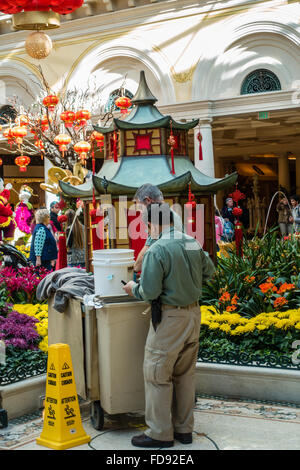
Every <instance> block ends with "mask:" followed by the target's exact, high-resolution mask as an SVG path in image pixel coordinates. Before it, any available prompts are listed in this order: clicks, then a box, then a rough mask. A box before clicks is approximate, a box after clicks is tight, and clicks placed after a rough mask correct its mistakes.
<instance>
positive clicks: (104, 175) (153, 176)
mask: <svg viewBox="0 0 300 470" xmlns="http://www.w3.org/2000/svg"><path fill="white" fill-rule="evenodd" d="M156 101H157V99H156V98H155V96H153V94H152V93H151V91H150V89H149V87H148V85H147V82H146V78H145V74H144V72H143V71H141V73H140V82H139V86H138V89H137V92H136V94H135V96H134V97H133V99H132V104H133V107H132V110H131V111H130V112H129V113H128V114H127V115H126V116H125V117H124V118H123V119H117V118H114V119H113V120H112V122H111V124H109V125H108V126H106V127H100V126H96V125H95V126H93V127H94V129H95V131H97V132H100V133H101V134H103V135H104V162H103V165H102V167H101V169H100V171H99V172H98V173H97V174H93V176H92V178H90V179H89V180H87V181H86V182H85V183H83V184H80V185H77V186H73V185H71V184H69V183H65V182H62V181H60V182H59V185H60V188H61V190H62V195H66V196H68V197H74V198H80V199H81V200H82V201H83V202H84V206H85V227H86V235H87V255H86V256H87V258H86V260H87V265H88V266H90V265H91V259H92V250H93V249H95V248H99V244H97V243H96V246H95V243H94V241H93V236H92V228H93V225H94V223H93V222H95V219H94V221H93V220H92V219H93V217H92V219H91V214H92V216H93V215H95V211H94V212H92V211H93V208H94V209H95V205H96V204H97V207H99V204H100V205H101V200H103V197H104V196H105V195H106V197H107V196H108V195H109V196H110V198H111V201H112V203H113V204H114V203H115V202H116V203H117V201H118V199H119V197H120V196H127V197H128V199H131V204H132V196H133V195H134V194H135V192H136V190H137V189H138V188H139V187H140V186H142V185H143V184H145V183H151V184H153V185H155V186H157V187H158V188H159V189H160V190H161V191H162V193H163V195H164V199H165V201H166V202H169V203H170V204H171V205H172V203H176V204H180V205H182V207H183V205H184V204H185V203H186V201H187V199H188V194H189V193H190V194H191V193H192V194H193V195H194V197H195V202H196V203H197V204H203V205H204V221H203V224H204V227H203V234H204V240H203V241H204V248H205V249H206V250H207V251H208V252H209V253H210V255H211V256H212V257H213V258H215V223H214V216H215V209H214V201H213V196H214V195H215V194H216V193H217V192H218V191H219V190H224V189H228V188H232V187H233V185H234V183H235V182H236V180H237V173H233V174H231V175H227V176H225V177H224V178H212V177H210V176H208V175H205V174H203V173H202V172H200V171H199V170H198V169H197V168H196V167H195V166H194V164H193V162H192V161H191V160H190V158H189V156H188V131H189V130H190V129H193V128H194V127H196V126H197V125H198V123H199V120H198V119H196V120H192V121H189V122H176V121H175V120H174V119H173V118H172V117H171V116H164V115H163V114H161V113H160V111H159V110H158V109H157V107H156V106H155V103H156ZM204 158H205V155H204ZM94 228H95V227H94ZM118 228H122V227H118V226H117V227H116V230H118ZM94 236H95V234H94ZM118 240H119V239H118V236H116V239H115V241H114V243H113V246H112V243H111V242H110V245H109V246H110V247H115V248H121V247H124V248H125V247H126V246H127V247H128V246H129V247H132V246H133V243H132V241H131V240H130V237H128V239H127V240H125V241H126V243H125V241H124V239H123V242H122V243H121V244H120V243H118ZM143 243H144V241H143V242H142V244H143ZM107 246H108V245H107ZM104 247H105V244H104V245H101V248H104Z"/></svg>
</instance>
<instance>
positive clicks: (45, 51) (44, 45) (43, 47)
mask: <svg viewBox="0 0 300 470" xmlns="http://www.w3.org/2000/svg"><path fill="white" fill-rule="evenodd" d="M25 49H26V52H27V54H28V55H29V56H30V57H33V58H34V59H45V58H46V57H48V55H49V54H50V52H51V50H52V41H51V39H50V38H49V36H48V35H47V34H45V33H43V32H41V31H36V32H34V33H31V34H29V36H28V37H27V39H26V42H25Z"/></svg>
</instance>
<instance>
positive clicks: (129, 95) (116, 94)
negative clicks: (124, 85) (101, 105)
mask: <svg viewBox="0 0 300 470" xmlns="http://www.w3.org/2000/svg"><path fill="white" fill-rule="evenodd" d="M119 96H120V89H119V88H118V89H117V90H114V91H112V92H111V93H110V95H109V98H108V100H107V103H106V105H105V112H106V113H107V112H108V111H111V112H112V111H115V109H117V107H116V105H115V100H116V99H117V98H118V97H119ZM123 96H127V98H130V99H132V98H133V94H132V93H131V92H130V91H129V90H124V91H123ZM128 109H131V107H130V108H128Z"/></svg>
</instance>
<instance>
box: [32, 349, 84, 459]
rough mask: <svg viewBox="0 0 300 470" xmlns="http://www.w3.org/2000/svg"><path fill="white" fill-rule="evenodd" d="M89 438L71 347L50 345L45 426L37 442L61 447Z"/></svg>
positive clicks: (46, 445) (56, 447)
mask: <svg viewBox="0 0 300 470" xmlns="http://www.w3.org/2000/svg"><path fill="white" fill-rule="evenodd" d="M90 440H91V438H90V436H88V435H87V434H86V433H85V431H84V429H83V427H82V423H81V416H80V409H79V403H78V398H77V393H76V385H75V379H74V374H73V367H72V359H71V351H70V346H69V345H68V344H60V343H58V344H52V345H51V346H49V349H48V366H47V383H46V398H45V411H44V426H43V430H42V433H41V435H40V437H38V438H37V440H36V442H37V444H39V445H41V446H45V447H50V448H51V449H55V450H64V449H69V448H70V447H75V446H79V445H81V444H86V443H87V442H89V441H90Z"/></svg>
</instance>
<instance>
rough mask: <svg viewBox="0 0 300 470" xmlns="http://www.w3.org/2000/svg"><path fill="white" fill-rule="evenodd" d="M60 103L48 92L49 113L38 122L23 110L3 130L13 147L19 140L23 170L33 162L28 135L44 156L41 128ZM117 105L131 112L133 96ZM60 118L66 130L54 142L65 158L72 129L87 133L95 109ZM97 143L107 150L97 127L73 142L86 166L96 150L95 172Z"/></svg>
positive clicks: (47, 124) (46, 126) (17, 161)
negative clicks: (26, 150)
mask: <svg viewBox="0 0 300 470" xmlns="http://www.w3.org/2000/svg"><path fill="white" fill-rule="evenodd" d="M0 1H1V0H0ZM123 98H126V99H123ZM58 104H59V99H58V97H57V96H56V95H47V96H46V97H45V98H44V99H43V105H44V107H45V108H46V109H47V114H45V115H43V116H42V117H41V118H39V119H38V120H37V121H35V122H30V119H29V118H28V116H26V115H25V114H24V113H22V114H20V115H19V116H17V118H16V119H15V124H16V125H14V126H12V125H11V123H10V125H9V128H7V129H4V130H3V132H2V134H3V137H4V138H6V139H7V143H8V144H9V145H10V147H11V148H12V145H13V144H16V145H17V147H18V149H19V151H20V152H21V153H22V155H20V156H18V157H16V158H15V164H16V165H18V166H19V168H20V171H22V172H24V171H26V170H27V166H28V165H29V164H30V157H29V156H27V155H23V153H24V151H23V149H22V145H23V140H24V138H25V137H26V136H27V135H28V132H30V133H31V134H32V135H33V137H34V145H35V146H36V147H37V148H38V149H39V150H40V154H41V158H42V159H43V157H44V154H45V147H44V142H43V140H42V138H43V135H41V134H40V132H39V129H40V130H41V131H42V133H45V132H47V131H48V130H49V128H50V126H51V124H52V117H51V114H52V113H53V112H54V111H55V109H56V106H57V105H58ZM115 105H116V106H117V107H118V108H119V109H120V111H121V114H122V115H123V116H124V115H125V114H126V113H127V112H128V108H129V107H130V106H131V105H132V103H131V100H130V99H129V98H127V97H122V96H121V97H118V98H117V99H116V100H115ZM59 119H60V121H61V124H60V127H61V130H62V126H64V127H65V129H66V132H60V133H59V134H57V135H55V137H54V138H53V142H54V144H55V145H56V146H57V147H58V150H59V152H60V154H61V157H62V158H65V154H66V152H67V151H68V149H69V148H70V147H69V146H70V144H72V137H71V135H72V134H71V132H70V131H71V129H73V130H74V131H75V132H76V133H77V134H76V136H79V135H80V131H82V135H83V136H86V127H87V124H88V121H89V120H90V119H91V113H90V112H89V111H88V110H86V109H80V110H78V111H72V110H65V111H63V112H61V113H60V115H59ZM0 130H1V126H0ZM52 130H53V129H52ZM39 134H40V135H39ZM94 145H96V146H97V147H98V148H99V150H100V151H102V150H103V147H104V135H103V134H102V133H100V132H97V131H93V132H91V134H90V135H89V137H88V138H85V139H84V138H83V139H80V138H79V142H74V144H73V150H74V152H75V153H76V154H77V158H78V160H79V161H80V162H81V163H82V164H83V165H85V166H86V161H87V159H88V158H89V153H90V151H91V150H92V159H93V173H94V168H95V153H94ZM2 163H3V162H2V160H1V159H0V165H2Z"/></svg>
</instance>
